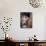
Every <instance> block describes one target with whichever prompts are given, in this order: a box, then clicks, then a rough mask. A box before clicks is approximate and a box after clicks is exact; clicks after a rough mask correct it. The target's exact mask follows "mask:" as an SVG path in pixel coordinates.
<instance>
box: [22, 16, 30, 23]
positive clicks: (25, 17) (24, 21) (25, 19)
mask: <svg viewBox="0 0 46 46" xmlns="http://www.w3.org/2000/svg"><path fill="white" fill-rule="evenodd" d="M28 19H29V17H28V16H22V18H21V21H22V24H26V22H27V21H28Z"/></svg>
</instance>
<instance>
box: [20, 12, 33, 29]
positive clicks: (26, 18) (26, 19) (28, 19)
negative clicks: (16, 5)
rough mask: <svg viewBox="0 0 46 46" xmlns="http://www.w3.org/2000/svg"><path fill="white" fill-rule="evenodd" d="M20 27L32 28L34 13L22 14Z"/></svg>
mask: <svg viewBox="0 0 46 46" xmlns="http://www.w3.org/2000/svg"><path fill="white" fill-rule="evenodd" d="M20 27H21V28H32V12H20Z"/></svg>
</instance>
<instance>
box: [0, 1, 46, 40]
mask: <svg viewBox="0 0 46 46" xmlns="http://www.w3.org/2000/svg"><path fill="white" fill-rule="evenodd" d="M20 12H32V14H33V15H32V18H33V20H32V22H33V24H32V26H33V27H32V28H31V29H21V28H20ZM45 12H46V8H44V7H40V8H33V7H31V6H30V4H29V1H28V0H0V17H3V16H6V17H7V16H8V17H13V22H12V26H11V29H10V31H9V33H10V34H12V35H13V36H14V37H15V38H16V39H17V40H27V39H29V37H32V36H33V35H34V34H36V35H37V39H39V40H44V39H46V38H45V36H46V35H45V34H46V33H45V30H46V28H45V27H46V26H45V24H46V23H45V21H46V20H45V15H46V13H45ZM1 32H2V31H1ZM1 32H0V34H1ZM44 33H45V34H44ZM0 39H2V36H1V37H0Z"/></svg>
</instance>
